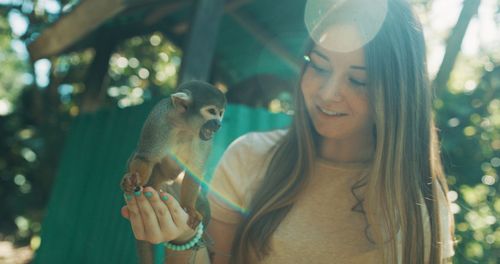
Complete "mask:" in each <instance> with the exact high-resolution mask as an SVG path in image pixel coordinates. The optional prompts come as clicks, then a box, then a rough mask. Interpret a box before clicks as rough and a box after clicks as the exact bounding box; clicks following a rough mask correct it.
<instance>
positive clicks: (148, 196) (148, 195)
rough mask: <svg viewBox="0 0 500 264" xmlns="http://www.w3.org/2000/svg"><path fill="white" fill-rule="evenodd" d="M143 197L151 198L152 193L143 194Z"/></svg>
mask: <svg viewBox="0 0 500 264" xmlns="http://www.w3.org/2000/svg"><path fill="white" fill-rule="evenodd" d="M144 196H146V197H147V198H151V197H153V193H152V192H144Z"/></svg>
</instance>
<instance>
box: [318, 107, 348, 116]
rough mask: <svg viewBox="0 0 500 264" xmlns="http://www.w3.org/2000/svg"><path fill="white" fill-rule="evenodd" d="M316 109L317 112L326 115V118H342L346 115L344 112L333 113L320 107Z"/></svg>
mask: <svg viewBox="0 0 500 264" xmlns="http://www.w3.org/2000/svg"><path fill="white" fill-rule="evenodd" d="M316 108H317V109H318V110H319V112H321V113H323V114H325V115H327V116H332V117H342V116H346V115H347V114H346V113H344V112H339V111H334V110H330V109H325V108H323V107H321V106H318V105H317V106H316Z"/></svg>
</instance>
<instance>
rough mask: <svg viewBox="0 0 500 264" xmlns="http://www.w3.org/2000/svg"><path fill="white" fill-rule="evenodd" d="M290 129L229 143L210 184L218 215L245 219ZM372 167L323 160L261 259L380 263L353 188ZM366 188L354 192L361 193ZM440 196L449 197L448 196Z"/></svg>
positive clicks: (445, 223) (447, 250)
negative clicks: (273, 154) (271, 151)
mask: <svg viewBox="0 0 500 264" xmlns="http://www.w3.org/2000/svg"><path fill="white" fill-rule="evenodd" d="M285 133H286V131H284V130H277V131H271V132H254V133H249V134H246V135H244V136H242V137H240V138H238V139H237V140H235V142H233V143H232V144H231V146H229V148H228V149H227V150H226V152H225V153H224V156H223V157H222V159H221V161H220V163H219V166H218V168H217V169H216V172H215V174H214V178H213V181H212V183H211V192H210V193H209V199H210V208H211V210H212V217H213V218H214V219H217V220H219V221H222V222H226V223H233V224H234V223H239V222H240V221H241V220H242V218H243V212H244V211H245V209H246V208H248V207H249V205H250V202H251V200H252V197H253V195H254V194H255V192H256V191H257V188H258V187H259V184H260V182H261V180H262V178H263V176H264V173H265V170H266V168H267V165H268V164H269V160H270V156H269V149H270V148H271V147H272V146H273V145H274V144H276V142H277V141H278V140H279V139H280V138H281V137H282V136H283V135H284V134H285ZM369 166H370V164H369V163H333V162H330V161H326V160H322V159H318V160H317V161H316V163H315V166H314V168H315V170H314V173H313V175H311V177H310V180H309V183H308V185H307V187H306V189H305V190H303V191H302V192H301V194H300V196H299V199H298V201H297V202H296V203H295V204H294V206H293V208H292V210H291V211H290V213H289V214H288V215H287V216H286V217H285V219H284V220H283V222H282V223H281V224H280V226H279V227H278V229H277V230H276V232H275V233H274V234H273V236H272V238H271V249H272V250H271V253H270V255H269V256H268V257H266V258H265V259H264V260H263V261H262V262H261V263H273V264H280V263H315V264H316V263H381V259H382V252H381V250H380V249H379V248H378V247H377V246H376V245H374V244H373V243H371V242H370V241H369V240H368V239H367V237H366V235H365V228H366V225H367V223H366V219H365V216H364V215H363V214H361V213H359V212H355V211H353V210H351V209H352V207H353V206H355V205H356V204H357V200H356V198H355V197H354V195H353V193H352V192H351V188H352V186H353V185H354V184H355V183H356V182H357V181H358V180H359V179H360V177H362V176H363V175H365V174H366V173H368V172H369ZM363 189H364V187H361V188H359V189H356V190H355V192H356V193H357V194H359V193H362V192H363ZM438 198H439V197H438ZM439 199H440V200H442V201H445V200H443V199H444V197H441V198H439ZM441 204H443V207H442V208H441V206H440V208H441V209H442V210H441V211H442V212H443V213H442V217H441V218H442V220H441V225H442V230H443V237H444V238H446V239H445V241H447V243H445V246H444V249H443V254H444V257H449V256H452V255H453V253H454V252H453V247H452V243H451V241H450V235H449V232H447V231H446V230H448V227H449V219H450V218H449V216H450V214H449V210H448V209H447V208H448V207H447V205H446V204H445V203H441ZM423 208H424V210H423V211H424V212H423V213H424V219H427V221H426V223H425V224H424V228H426V229H427V230H428V228H429V223H428V214H427V212H426V210H425V207H423ZM427 232H428V231H427ZM428 246H429V241H428V239H427V241H426V248H428ZM427 252H428V250H427ZM427 254H428V253H427ZM427 254H426V255H427ZM426 258H428V257H426Z"/></svg>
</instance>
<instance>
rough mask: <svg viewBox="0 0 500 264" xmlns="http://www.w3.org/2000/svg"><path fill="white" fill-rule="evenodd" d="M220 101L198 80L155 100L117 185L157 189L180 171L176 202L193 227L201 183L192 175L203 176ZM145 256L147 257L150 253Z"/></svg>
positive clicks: (198, 216) (219, 116)
mask: <svg viewBox="0 0 500 264" xmlns="http://www.w3.org/2000/svg"><path fill="white" fill-rule="evenodd" d="M225 105H226V98H225V96H224V94H223V93H222V92H221V91H219V90H218V89H217V88H215V87H213V86H212V85H210V84H208V83H205V82H201V81H190V82H186V83H184V84H182V85H180V86H179V87H178V89H177V91H176V92H175V93H173V94H172V95H170V97H168V98H165V99H163V100H161V101H160V102H158V103H157V104H156V105H155V106H154V108H153V109H152V111H151V112H150V114H149V115H148V117H147V119H146V121H145V123H144V126H143V128H142V131H141V135H140V138H139V142H138V144H137V147H136V149H135V151H134V152H133V153H132V155H131V156H130V158H129V160H128V166H127V167H128V170H127V173H126V174H125V175H124V177H123V179H122V181H121V188H122V190H123V191H124V192H125V193H132V192H134V191H135V190H137V189H138V188H139V187H140V186H146V185H148V186H152V187H153V188H155V189H156V190H159V189H160V187H161V185H162V183H164V182H165V181H169V180H170V181H172V180H175V179H176V178H177V177H178V175H179V174H180V173H181V172H182V171H183V170H184V171H185V176H184V178H183V180H182V184H181V189H180V204H181V206H182V207H183V208H184V210H185V211H186V213H187V214H188V215H189V220H188V223H187V224H188V225H189V226H190V227H191V228H193V229H195V228H196V227H197V226H198V224H199V223H200V221H201V220H202V219H203V217H204V216H203V215H202V214H201V213H200V212H199V211H198V210H196V201H197V198H198V193H199V187H200V184H199V183H198V181H197V180H196V179H195V178H194V177H196V176H197V177H200V178H201V177H202V176H203V173H204V169H205V165H206V162H207V159H208V155H209V153H210V150H211V145H212V140H211V139H212V138H213V135H214V133H215V132H216V131H217V130H218V129H219V127H220V125H221V120H222V116H223V113H224V108H225ZM192 174H193V175H192ZM202 211H203V210H202ZM138 242H141V241H138ZM140 247H143V248H144V245H142V246H139V251H140V252H139V255H143V254H142V253H141V248H140ZM150 250H151V249H150V247H149V249H148V251H150ZM143 251H144V250H143ZM147 254H148V255H152V252H151V254H150V253H147ZM141 257H142V256H141ZM147 258H150V260H152V259H151V256H149V257H147ZM148 262H149V261H146V262H145V263H148Z"/></svg>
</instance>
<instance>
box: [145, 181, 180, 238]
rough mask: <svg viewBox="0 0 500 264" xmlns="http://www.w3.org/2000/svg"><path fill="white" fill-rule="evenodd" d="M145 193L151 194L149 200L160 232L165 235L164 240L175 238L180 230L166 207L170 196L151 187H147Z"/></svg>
mask: <svg viewBox="0 0 500 264" xmlns="http://www.w3.org/2000/svg"><path fill="white" fill-rule="evenodd" d="M144 191H145V192H150V193H151V195H150V197H149V199H148V200H149V203H150V204H151V208H152V209H153V210H154V213H155V215H156V218H157V220H158V224H159V228H160V231H161V233H162V234H163V240H164V241H165V240H171V239H173V238H175V237H176V236H177V234H178V232H179V229H180V228H179V227H178V226H177V225H176V224H175V222H174V220H173V219H172V215H171V214H170V210H169V209H168V207H167V205H166V200H168V199H169V196H168V195H167V194H166V193H160V194H159V193H158V192H156V191H155V190H154V189H153V188H151V187H146V188H145V189H144Z"/></svg>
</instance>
